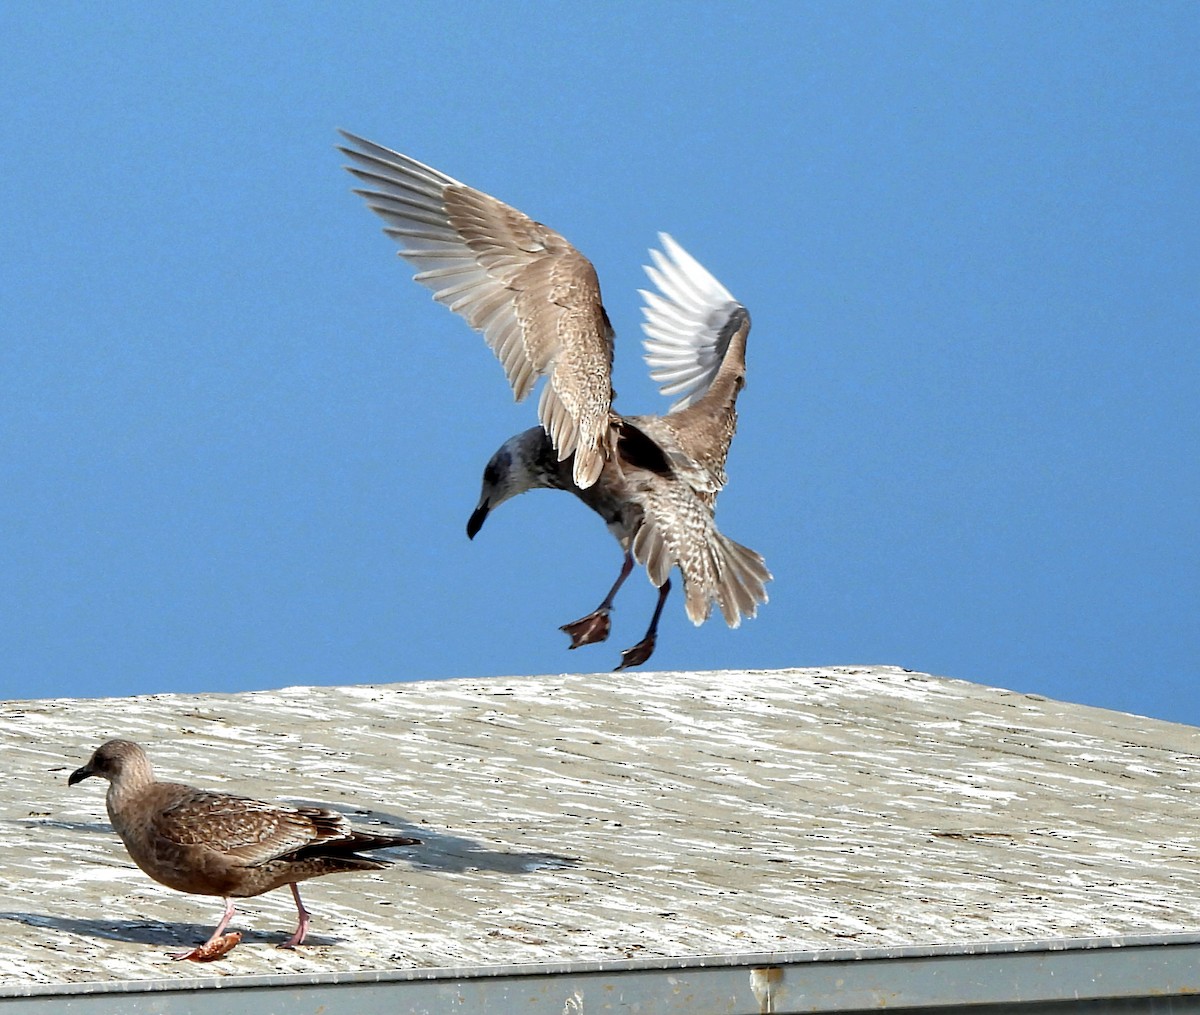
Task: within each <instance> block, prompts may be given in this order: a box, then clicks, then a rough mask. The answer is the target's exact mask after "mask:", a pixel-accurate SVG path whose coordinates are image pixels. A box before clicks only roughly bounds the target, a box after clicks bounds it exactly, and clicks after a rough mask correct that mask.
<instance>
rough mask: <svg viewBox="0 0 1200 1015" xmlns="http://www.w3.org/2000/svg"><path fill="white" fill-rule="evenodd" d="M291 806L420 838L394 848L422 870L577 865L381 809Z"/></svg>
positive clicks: (526, 870) (313, 803) (514, 870)
mask: <svg viewBox="0 0 1200 1015" xmlns="http://www.w3.org/2000/svg"><path fill="white" fill-rule="evenodd" d="M287 802H288V803H289V804H291V805H292V806H293V807H325V808H328V809H329V810H332V811H338V812H339V813H341V814H345V815H346V817H348V818H350V819H351V820H352V821H353V822H354V823H355V825H357V826H359V827H361V828H363V829H364V830H365V831H379V832H381V833H384V834H387V833H395V834H397V835H407V836H411V837H412V838H414V839H420V840H421V845H419V846H402V847H397V848H396V849H397V851H398V850H403V857H404V859H406V860H408V861H409V862H410V863H411V864H412V865H413V866H414V867H418V868H423V869H425V870H437V871H448V872H451V873H462V872H464V871H471V870H484V871H498V872H500V873H503V874H533V873H535V872H537V871H543V870H561V869H564V868H570V867H576V866H578V865H579V858H578V857H574V856H563V855H562V854H560V853H530V852H525V851H522V850H503V849H493V848H491V847H490V846H488V845H486V844H485V843H482V842H479V841H478V840H477V839H470V838H467V837H466V836H464V835H454V834H452V833H450V832H440V831H438V830H437V829H434V828H431V827H430V826H429V825H424V824H418V823H415V822H412V821H409V820H408V819H406V818H402V817H400V816H399V815H396V814H388V813H387V812H385V811H378V810H373V809H368V808H365V807H354V806H352V805H347V804H330V803H325V802H324V801H317V800H296V799H289V800H288V801H287ZM392 852H393V850H390V849H388V850H378V851H377V852H376V855H377V856H384V857H387V856H388V855H389V854H391V853H392Z"/></svg>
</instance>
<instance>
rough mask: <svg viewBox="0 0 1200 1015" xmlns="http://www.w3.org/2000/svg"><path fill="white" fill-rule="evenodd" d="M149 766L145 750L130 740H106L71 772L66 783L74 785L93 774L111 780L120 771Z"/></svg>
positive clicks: (147, 767)
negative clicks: (84, 762) (84, 763)
mask: <svg viewBox="0 0 1200 1015" xmlns="http://www.w3.org/2000/svg"><path fill="white" fill-rule="evenodd" d="M149 767H150V762H149V761H148V760H147V758H146V752H145V751H143V750H142V749H141V748H140V747H139V746H138V745H137V744H135V743H134V742H133V741H132V740H108V741H106V742H105V743H103V744H101V745H100V746H99V747H97V748H96V750H95V752H94V753H93V754H92V756H91V757H90V758H89V759H88V763H87V764H86V765H84V766H83V767H82V768H77V769H75V771H74V772H72V773H71V775H70V777H69V778H68V779H67V785H68V786H74V785H75V784H76V783H77V782H83V780H84V779H88V778H91V776H93V775H98V776H100V777H101V778H104V779H107V780H108V781H109V782H112V781H113V780H114V779H116V778H117V777H119V776H120V775H121V773H122V772H125V771H127V770H133V769H142V768H145V769H146V770H147V772H148V771H149Z"/></svg>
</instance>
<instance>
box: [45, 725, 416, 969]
mask: <svg viewBox="0 0 1200 1015" xmlns="http://www.w3.org/2000/svg"><path fill="white" fill-rule="evenodd" d="M93 775H98V776H101V777H103V778H105V779H107V780H108V796H107V798H106V801H105V802H106V804H107V806H108V816H109V818H110V820H111V821H112V825H113V828H114V829H115V830H116V833H117V834H118V835H119V836H120V837H121V841H122V842H123V843H124V844H125V848H126V849H127V850H128V851H129V855H130V857H131V858H132V859H133V862H134V863H136V864H137V865H138V866H139V867H140V868H141V869H142V870H143V871H145V872H146V873H147V874H149V875H150V877H152V878H154V880H155V881H158V882H159V883H161V884H164V885H166V886H167V887H168V888H174V889H176V890H177V891H180V892H190V893H192V894H194V895H219V896H221V897H222V898H223V899H224V900H225V913H224V915H223V916H222V917H221V922H220V923H219V924H217V929H216V930H214V931H213V932H212V936H211V937H210V938H209V939H208V940H207V941H206V942H204V944H202V945H200V946H198V947H197V948H194V949H193V950H192V951H189V952H179V953H178V954H175V955H173V956H172V957H173V958H176V959H194V960H197V961H210V960H212V959H215V958H219V957H220V956H221V955H223V954H225V953H226V952H227V951H229V949H231V948H232V947H233V946H234V945H236V944H237V943H238V941H240V940H241V934H238V933H233V934H223V932H224V930H225V928H226V927H228V926H229V921H230V920H231V919H232V918H233V911H234V905H233V900H234V899H244V898H249V897H250V896H253V895H261V894H262V893H263V892H269V891H271V889H273V888H281V887H282V886H283V885H287V886H289V887H290V888H291V890H292V897H293V898H294V899H295V900H296V912H297V913H298V914H299V918H300V922H299V926H297V928H296V932H295V933H294V934H293V935H292V936H291V937H290V938H288V940H287V941H286V942H285V943H284V944H282V945H280V947H281V948H294V947H296V945H299V944H301V943H303V941H304V937H305V935H306V934H307V933H308V925H309V913H308V911H307V910H306V909H305V908H304V904H303V903H302V902H301V901H300V890H299V889H298V888H297V887H296V886H297V884H299V882H301V881H306V880H308V879H309V878H315V877H320V876H321V875H323V874H339V873H342V872H344V871H368V870H379V869H381V868H383V867H387V866H388V864H387V863H386V862H385V861H383V860H376V859H374V858H371V857H365V856H359V855H358V853H359V852H361V851H364V850H374V849H385V848H387V847H388V846H412V845H416V844H417V843H419V842H420V840H419V839H411V838H408V837H406V836H395V835H375V834H374V833H371V832H363V831H360V830H358V829H355V828H351V827H350V822H349V821H348V820H347V818H346V817H345V815H342V814H339V813H337V812H336V811H330V810H325V809H323V808H319V807H287V806H281V805H278V804H269V803H263V802H262V801H259V800H251V799H249V798H248V797H242V796H234V795H232V794H229V793H211V792H208V791H206V790H201V789H193V788H192V787H191V786H185V785H182V784H181V783H176V782H159V781H158V780H157V779H155V778H154V772H153V770H152V769H151V767H150V760H149V759H148V758H147V757H146V752H145V751H143V750H142V748H141V747H139V746H138V745H137V744H135V743H134V742H133V741H131V740H109V741H108V742H107V743H104V744H101V745H100V747H98V748H97V749H96V752H95V753H94V754H93V755H92V757H91V758H90V760H89V761H88V763H87V764H86V765H84V766H83V767H82V768H78V769H76V770H75V771H74V772H72V773H71V776H70V778H69V779H68V780H67V784H68V785H70V786H74V785H75V784H76V783H77V782H80V781H82V780H83V779H86V778H88V777H89V776H93Z"/></svg>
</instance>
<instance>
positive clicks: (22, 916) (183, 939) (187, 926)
mask: <svg viewBox="0 0 1200 1015" xmlns="http://www.w3.org/2000/svg"><path fill="white" fill-rule="evenodd" d="M0 920H11V921H12V922H14V923H20V924H24V925H25V926H26V927H42V928H45V929H47V930H54V931H60V932H62V933H64V934H76V935H79V936H80V937H95V938H101V939H103V940H105V941H124V942H126V943H128V944H142V945H157V946H159V947H163V948H190V947H192V946H193V945H198V944H199V943H200V942H201V941H204V940H205V939H206V938H207V937H208V936H209V935H210V934H211V933H212V924H211V923H176V922H171V923H166V922H164V921H161V920H98V919H89V918H83V917H67V916H47V915H46V914H45V913H21V912H0ZM230 929H231V930H238V931H241V933H242V942H243V943H244V944H252V943H256V942H257V943H260V944H270V943H272V942H273V943H275V944H279V943H280V942H282V941H285V940H286V939H287V937H288V935H289V931H287V930H276V931H271V930H251V929H249V928H248V927H246V926H245V924H239V922H238V920H237V918H235V919H234V922H233V924H231V925H230ZM344 940H346V939H345V938H341V937H333V936H328V935H319V934H310V935H309V936H308V937H307V938H306V939H305V944H309V945H332V944H337V943H338V942H340V941H344Z"/></svg>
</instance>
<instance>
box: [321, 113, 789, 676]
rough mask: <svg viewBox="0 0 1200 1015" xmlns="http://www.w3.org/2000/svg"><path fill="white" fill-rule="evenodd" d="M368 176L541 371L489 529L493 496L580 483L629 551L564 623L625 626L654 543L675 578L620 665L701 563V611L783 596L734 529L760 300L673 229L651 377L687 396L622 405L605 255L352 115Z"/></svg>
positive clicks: (415, 239) (361, 167)
mask: <svg viewBox="0 0 1200 1015" xmlns="http://www.w3.org/2000/svg"><path fill="white" fill-rule="evenodd" d="M342 135H343V136H344V137H345V138H346V140H347V141H348V142H349V146H348V147H342V148H341V149H340V151H341V152H342V153H343V154H345V155H346V156H348V157H349V158H350V159H351V160H352V161H353V163H354V164H353V165H351V166H347V169H348V170H349V171H350V172H351V173H353V174H354V176H355V177H357V179H358V180H359V181H360V182H361V183H362V184H363V185H364V186H363V187H362V188H360V189H358V190H356V191H355V193H356V194H359V195H360V196H362V197H363V198H364V199H365V200H366V202H367V205H368V206H369V207H370V209H371V210H372V211H374V212H375V213H376V214H378V215H379V216H380V217H381V218H383V219H384V221H385V222H386V223H387V226H386V227H385V229H384V232H385V233H387V235H388V236H390V237H392V238H393V239H396V240H398V241H399V242H400V244H401V250H400V251H399V253H400V256H401V257H403V258H405V259H406V260H408V261H409V262H410V263H411V264H413V265H414V266H415V267H416V268H417V269H418V272H417V274H416V275H415V276H414V277H415V279H416V281H418V282H420V283H422V284H423V285H425V286H427V287H428V288H430V289H431V290H433V294H434V299H436V300H437V301H438V302H439V303H443V304H445V305H446V306H448V307H449V308H450V309H451V310H453V311H455V312H457V313H458V314H461V315H462V316H463V317H464V318H465V319H466V321H467V323H468V324H470V325H471V327H473V328H475V329H477V330H478V331H481V332H482V333H483V336H484V339H485V340H486V341H487V344H488V345H489V346H490V347H491V349H492V351H493V352H494V353H495V354H496V356H497V357H498V358H499V360H500V362H501V363H502V364H503V366H504V371H505V373H506V375H507V377H508V381H509V383H510V384H511V386H512V389H513V394H514V395H515V397H516V398H517V400H518V401H519V400H521V399H523V398H525V397H526V396H528V395H529V393H530V392H531V391H532V389H533V387H534V385H535V384H536V383H537V381H538V380H539V379H540V378H545V384H544V385H543V387H542V392H541V396H540V400H539V404H538V418H539V420H540V421H541V426H540V427H534V428H533V429H531V430H527V431H525V432H524V433H520V434H517V435H516V436H515V437H511V438H510V439H509V440H507V441H505V442H504V444H503V445H501V447H500V448H499V450H497V452H496V453H495V454H494V455H493V456H492V458H491V461H489V462H488V464H487V467H486V469H485V470H484V474H483V489H482V492H481V496H480V499H479V504H478V506H477V507H476V509H475V512H474V513H473V514H472V515H471V519H470V521H469V522H468V523H467V535H468V536H470V537H471V538H474V537H475V534H476V533H477V532H478V531H479V529H480V528H481V527H482V525H483V522H484V520H485V519H486V517H487V515H488V513H489V512H490V511H493V510H495V508H496V507H498V506H499V505H500V504H502V503H503V502H504V501H506V500H508V499H510V498H512V497H515V496H516V495H517V494H520V493H524V492H525V491H526V490H531V489H536V488H539V487H544V488H550V489H556V490H566V491H568V492H570V493H573V494H575V496H577V497H578V498H579V499H580V500H582V501H583V502H584V503H585V504H587V506H588V507H590V508H592V510H594V511H595V512H596V513H597V514H599V515H600V516H601V517H602V518H603V519H604V521H605V524H606V525H607V526H608V529H609V531H610V532H611V533H612V534H613V536H614V537H615V538H616V539H617V541H618V542H619V543H620V544H621V549H622V550H623V551H624V560H623V562H622V566H621V571H620V574H619V575H618V576H617V580H616V582H615V583H614V584H613V586H612V588H611V589H610V590H609V592H608V595H606V596H605V597H604V600H603V601H602V602H601V603H600V605H599V606H598V607H597V608H596V609H595V610H594V611H593V612H592V613H589V614H588V615H587V616H586V617H581V618H580V619H579V620H576V621H573V622H571V623H569V624H564V625H563V627H562V630H564V631H566V632H567V633H568V634H569V635H570V636H571V646H570V647H571V648H578V647H579V646H581V645H588V644H592V643H594V642H600V641H603V640H604V639H605V638H607V637H608V634H609V630H610V627H611V623H610V620H609V614H610V612H611V610H612V606H613V600H614V599H615V597H616V594H617V591H618V590H619V589H620V587H621V585H622V583H623V582H624V581H625V579H626V578H627V577H628V576H629V574H630V572H631V571H632V570H633V563H634V560H635V559H636V560H637V561H638V563H640V564H643V565H644V566H645V568H646V571H647V573H648V575H649V577H650V581H651V582H652V583H653V584H654V585H655V586H656V587H657V588H658V590H659V594H658V602H657V603H656V604H655V608H654V614H653V617H652V619H651V621H650V626H649V628H648V629H647V631H646V634H645V637H644V638H643V639H642V640H641V641H640V642H638V643H637V644H636V645H634V646H633V647H632V648H629V649H626V650H625V651H624V652H623V653H622V658H621V664H620V665H619V666H618V667H617V669H624V668H626V667H628V666H638V665H640V664H642V663H644V662H645V661H646V660H647V659H649V658H650V655H651V653H653V651H654V646H655V638H656V633H657V629H658V621H659V618H660V616H661V615H662V610H663V606H664V604H665V603H666V599H667V596H668V594H669V593H670V590H671V582H670V573H671V570H672V568H674V567H678V568H679V570H680V572H681V573H682V575H683V585H684V594H685V605H686V608H687V614H688V617H689V618H690V619H691V620H692V622H693V623H694V624H697V625H699V624H702V623H704V621H705V620H707V619H708V617H709V615H710V613H711V612H712V606H713V604H714V603H715V604H716V605H717V606H718V607H719V608H720V611H721V614H722V616H723V617H724V618H725V621H726V623H727V624H728V625H729V626H730V627H737V626H738V624H739V623H740V622H741V619H742V617H743V616H745V617H753V616H754V615H755V612H756V610H757V608H758V604H759V603H765V602H766V601H767V593H766V589H765V587H764V586H765V583H766V582H768V581H770V579H771V573H770V572H769V571H768V570H767V568H766V565H765V563H764V562H763V559H762V557H761V556H759V554H757V553H755V552H754V551H753V550H751V549H748V548H747V547H745V546H742V545H741V544H739V543H735V542H734V541H733V540H731V539H728V538H726V537H725V536H723V535H722V534H721V533H720V532H719V531H718V530H717V527H716V523H715V521H714V517H713V515H714V510H715V507H716V498H717V494H718V493H719V492H720V490H721V488H722V487H724V485H725V482H726V474H725V460H726V457H727V455H728V453H729V444H730V441H731V440H732V439H733V434H734V430H735V429H736V426H737V412H736V402H737V396H738V393H739V392H740V391H741V389H742V386H743V385H744V383H745V373H746V337H747V335H748V334H749V331H750V315H749V313H748V312H747V311H746V308H745V307H743V306H742V305H741V304H740V303H738V301H737V300H735V299H734V298H733V296H732V295H731V294H730V293H729V291H728V290H727V289H726V288H725V287H724V286H723V285H721V283H720V282H718V281H717V280H716V278H714V277H713V276H712V275H711V274H710V273H709V272H708V271H707V270H706V269H705V268H704V267H703V266H701V265H700V263H699V262H698V261H696V260H695V258H693V257H692V256H691V255H690V254H688V253H687V252H686V251H685V250H684V249H683V248H682V247H681V246H680V245H679V244H678V243H676V242H675V241H674V240H673V239H672V238H671V237H670V236H668V235H666V234H665V233H660V234H659V239H660V242H661V245H662V250H661V251H659V250H651V252H650V256H651V258H652V260H653V262H654V264H653V266H648V267H647V268H646V272H647V274H648V275H649V276H650V280H651V282H653V284H654V285H655V287H656V288H657V290H658V291H657V292H646V291H642V293H641V295H642V298H643V300H644V306H643V314H644V315H645V321H644V322H643V325H642V327H643V330H644V331H645V332H646V335H647V341H646V342H645V343H644V344H645V347H646V351H647V356H646V359H647V362H648V363H649V364H650V367H651V371H650V375H651V377H652V378H654V380H656V381H658V382H660V384H661V390H662V392H663V393H664V394H666V395H678V396H680V397H679V398H678V399H677V401H676V402H675V403H674V404H673V405H672V406H671V409H670V411H669V412H668V413H667V414H666V415H663V416H622V415H620V414H618V413H617V412H615V411H613V409H612V399H613V390H612V357H613V329H612V326H611V324H610V323H609V319H608V314H607V313H606V312H605V310H604V305H603V303H602V302H601V299H600V283H599V280H598V279H597V277H596V270H595V268H594V267H593V266H592V263H591V262H590V261H589V260H588V259H587V258H586V257H584V256H583V254H581V253H580V252H579V251H578V250H576V249H575V248H574V247H572V246H571V244H570V243H568V242H567V241H566V240H565V239H564V238H563V237H562V236H560V235H559V234H558V233H556V232H555V231H554V230H552V229H550V228H548V227H547V226H544V225H542V224H541V223H540V222H535V221H533V220H532V219H530V218H529V217H528V216H526V215H524V214H523V213H521V212H519V211H517V210H516V209H515V208H512V207H510V206H509V205H506V204H504V203H502V202H501V201H498V200H497V199H496V198H494V197H490V196H488V195H487V194H484V193H482V192H481V191H478V190H475V189H473V188H472V187H468V186H466V185H465V184H463V183H460V182H459V181H457V180H455V179H453V178H452V177H449V176H447V175H445V174H444V173H441V172H439V171H438V170H436V169H432V168H430V167H429V166H426V165H423V164H422V163H420V162H417V161H416V160H415V159H411V158H409V157H408V156H407V155H401V154H400V153H399V152H395V151H392V150H391V149H388V148H384V147H381V146H380V145H377V144H374V143H372V142H370V141H367V140H364V139H363V138H360V137H356V136H355V135H353V134H349V133H346V132H345V131H342Z"/></svg>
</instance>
